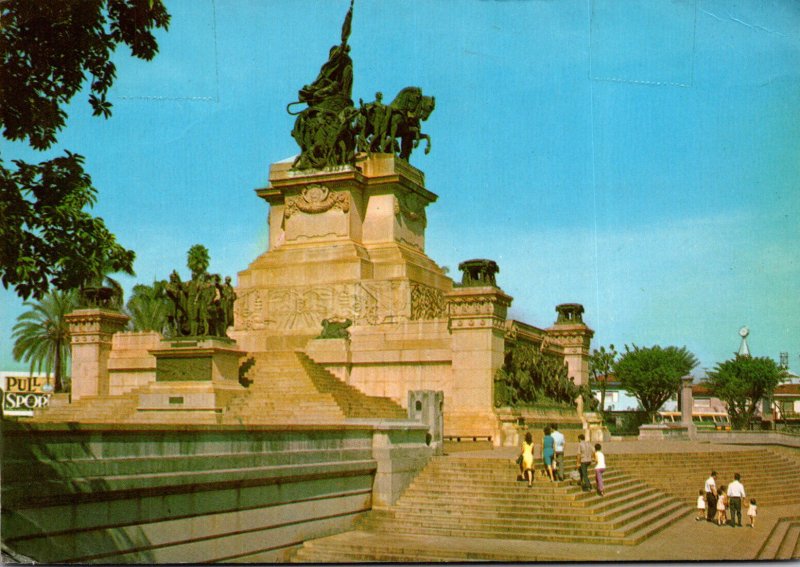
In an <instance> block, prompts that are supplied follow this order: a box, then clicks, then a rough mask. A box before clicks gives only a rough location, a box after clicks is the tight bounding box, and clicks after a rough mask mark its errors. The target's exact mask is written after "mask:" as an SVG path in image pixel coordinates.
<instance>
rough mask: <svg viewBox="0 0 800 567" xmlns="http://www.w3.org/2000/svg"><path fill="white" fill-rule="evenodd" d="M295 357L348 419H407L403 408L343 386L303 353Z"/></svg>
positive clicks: (394, 403) (386, 399)
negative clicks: (333, 399)
mask: <svg viewBox="0 0 800 567" xmlns="http://www.w3.org/2000/svg"><path fill="white" fill-rule="evenodd" d="M297 356H298V358H299V360H300V363H301V364H302V365H303V368H304V369H305V371H306V373H307V374H308V376H309V377H310V378H311V380H312V381H313V382H314V385H315V386H316V387H317V389H318V390H319V391H320V392H326V393H330V394H331V395H332V396H333V397H334V398H335V399H336V403H337V404H338V405H339V407H340V408H342V411H343V412H344V414H345V415H346V416H347V417H348V418H379V419H407V418H408V416H407V412H406V410H404V409H403V407H402V406H401V405H400V404H398V403H397V402H395V401H394V400H391V399H389V398H384V397H379V396H368V395H366V394H364V393H363V392H361V391H360V390H359V389H358V388H354V387H353V386H351V385H349V384H345V383H344V382H342V381H341V380H339V379H338V378H337V377H336V376H334V375H333V374H331V373H330V372H328V371H327V370H325V369H324V368H323V367H322V366H320V365H319V364H317V363H316V362H314V361H313V360H311V358H309V357H308V355H306V354H305V353H301V352H298V353H297Z"/></svg>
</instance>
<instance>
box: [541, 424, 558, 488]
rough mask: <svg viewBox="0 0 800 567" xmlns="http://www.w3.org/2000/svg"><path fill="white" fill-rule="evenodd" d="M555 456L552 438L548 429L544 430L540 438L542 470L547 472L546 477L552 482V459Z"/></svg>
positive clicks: (553, 477) (553, 478)
mask: <svg viewBox="0 0 800 567" xmlns="http://www.w3.org/2000/svg"><path fill="white" fill-rule="evenodd" d="M554 456H555V445H554V444H553V436H552V435H550V428H549V427H545V428H544V437H543V438H542V460H543V461H544V470H545V471H547V476H548V478H550V481H551V482H552V481H554V480H555V479H556V477H555V476H554V475H553V457H554Z"/></svg>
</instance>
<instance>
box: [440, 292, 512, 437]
mask: <svg viewBox="0 0 800 567" xmlns="http://www.w3.org/2000/svg"><path fill="white" fill-rule="evenodd" d="M446 299H447V308H448V314H449V329H450V332H451V333H452V337H453V340H452V353H453V363H452V380H453V385H452V395H451V400H450V401H449V402H448V408H451V410H452V411H450V410H448V413H447V415H446V417H445V434H446V435H448V436H458V435H465V436H491V437H492V438H493V442H494V443H495V444H497V443H499V442H500V435H499V434H498V433H499V430H498V427H499V425H498V421H497V418H496V416H495V414H494V375H495V372H497V369H498V368H500V367H501V366H502V365H503V361H504V354H505V322H506V314H507V312H508V307H509V306H510V305H511V301H512V300H513V298H512V297H511V296H510V295H506V294H505V293H504V292H503V291H502V290H501V289H499V288H497V287H493V286H482V287H459V288H455V289H454V290H453V291H451V292H450V293H448V294H447V295H446Z"/></svg>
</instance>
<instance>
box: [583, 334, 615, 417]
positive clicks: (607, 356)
mask: <svg viewBox="0 0 800 567" xmlns="http://www.w3.org/2000/svg"><path fill="white" fill-rule="evenodd" d="M618 357H619V353H618V352H617V350H616V349H615V348H614V345H613V344H612V345H609V346H608V350H606V347H604V346H601V347H600V348H599V349H595V350H593V351H592V353H591V354H590V355H589V373H590V374H591V375H592V382H593V383H594V385H595V387H596V388H599V390H600V411H601V412H604V411H605V409H606V388H607V386H608V375H609V374H611V370H612V369H613V368H614V364H616V362H617V358H618ZM601 377H602V379H601Z"/></svg>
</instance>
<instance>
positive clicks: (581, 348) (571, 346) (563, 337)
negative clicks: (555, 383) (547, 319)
mask: <svg viewBox="0 0 800 567" xmlns="http://www.w3.org/2000/svg"><path fill="white" fill-rule="evenodd" d="M556 311H557V312H558V318H557V319H556V322H555V324H554V325H553V326H552V327H550V328H549V329H547V336H548V338H550V339H552V340H553V342H555V343H557V344H559V345H561V346H562V347H563V349H564V362H566V363H567V368H568V372H569V377H570V378H574V379H575V384H576V385H577V386H581V385H583V384H588V383H589V346H590V344H591V341H592V337H593V336H594V331H593V330H592V329H590V328H589V327H587V326H586V324H585V323H584V322H583V306H582V305H580V304H577V303H564V304H561V305H558V306H557V307H556Z"/></svg>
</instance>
